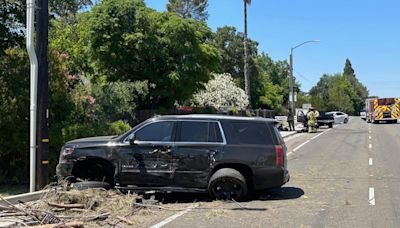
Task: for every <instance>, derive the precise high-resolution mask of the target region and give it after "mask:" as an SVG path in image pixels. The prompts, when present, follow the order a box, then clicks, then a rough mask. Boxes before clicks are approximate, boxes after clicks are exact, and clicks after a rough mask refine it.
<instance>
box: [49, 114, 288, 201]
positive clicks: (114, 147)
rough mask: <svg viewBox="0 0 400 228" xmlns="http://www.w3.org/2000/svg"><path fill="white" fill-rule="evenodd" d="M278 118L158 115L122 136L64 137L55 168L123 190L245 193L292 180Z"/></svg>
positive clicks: (64, 175)
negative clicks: (65, 139) (276, 125)
mask: <svg viewBox="0 0 400 228" xmlns="http://www.w3.org/2000/svg"><path fill="white" fill-rule="evenodd" d="M275 124H276V122H275V120H272V119H265V118H249V117H231V116H222V115H183V116H159V117H154V118H151V119H148V120H147V121H145V122H143V123H141V124H139V125H137V126H135V127H134V128H133V129H132V130H130V131H129V132H127V133H125V134H123V135H121V136H110V137H93V138H84V139H77V140H73V141H70V142H67V143H66V144H65V145H64V147H63V148H62V150H61V155H60V160H59V164H58V166H57V175H58V177H59V178H62V179H64V178H67V177H72V178H68V179H69V180H71V179H72V180H90V181H105V182H108V183H109V184H110V185H113V186H115V187H116V188H119V189H122V190H136V191H146V190H159V191H178V192H179V191H182V192H184V191H186V192H207V191H208V192H209V193H210V195H211V196H213V197H215V198H218V199H227V198H233V199H236V200H240V199H243V198H244V197H245V196H246V195H247V193H248V191H249V190H251V189H255V190H258V189H267V188H273V187H280V186H282V185H283V184H285V183H286V182H288V181H289V173H288V170H287V165H286V146H285V143H284V141H283V139H282V137H281V135H280V133H279V131H278V130H277V128H276V127H275Z"/></svg>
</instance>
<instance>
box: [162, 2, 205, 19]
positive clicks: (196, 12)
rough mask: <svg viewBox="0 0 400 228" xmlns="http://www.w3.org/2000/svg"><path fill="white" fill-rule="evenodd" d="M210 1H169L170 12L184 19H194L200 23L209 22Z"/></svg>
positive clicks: (168, 8)
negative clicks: (208, 8) (208, 9)
mask: <svg viewBox="0 0 400 228" xmlns="http://www.w3.org/2000/svg"><path fill="white" fill-rule="evenodd" d="M207 7H208V0H169V2H168V4H167V10H168V12H174V13H176V14H177V15H178V16H180V17H182V18H193V19H196V20H199V21H204V22H205V21H207V18H208V12H207Z"/></svg>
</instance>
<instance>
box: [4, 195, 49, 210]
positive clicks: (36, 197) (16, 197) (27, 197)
mask: <svg viewBox="0 0 400 228" xmlns="http://www.w3.org/2000/svg"><path fill="white" fill-rule="evenodd" d="M46 192H48V190H42V191H37V192H30V193H24V194H19V195H14V196H8V197H3V198H4V200H2V199H0V206H4V207H8V206H9V205H10V204H9V203H8V202H10V203H11V204H17V203H19V201H22V202H30V201H35V200H39V199H40V197H41V196H42V195H43V194H44V193H46ZM7 201H8V202H7ZM0 210H1V209H0Z"/></svg>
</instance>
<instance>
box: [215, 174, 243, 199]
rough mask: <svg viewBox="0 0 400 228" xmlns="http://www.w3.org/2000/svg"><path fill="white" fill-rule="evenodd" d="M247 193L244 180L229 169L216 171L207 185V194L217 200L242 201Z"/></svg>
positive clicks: (240, 175)
mask: <svg viewBox="0 0 400 228" xmlns="http://www.w3.org/2000/svg"><path fill="white" fill-rule="evenodd" d="M247 191H248V188H247V182H246V178H244V176H243V175H242V174H241V173H240V172H239V171H237V170H235V169H231V168H222V169H219V170H217V171H216V172H215V173H214V174H213V175H212V176H211V178H210V182H209V183H208V192H209V194H210V195H211V196H212V197H214V198H216V199H218V200H236V201H242V200H244V199H245V198H246V196H247Z"/></svg>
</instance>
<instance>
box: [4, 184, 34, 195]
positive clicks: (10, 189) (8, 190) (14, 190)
mask: <svg viewBox="0 0 400 228" xmlns="http://www.w3.org/2000/svg"><path fill="white" fill-rule="evenodd" d="M26 192H29V186H27V185H0V196H3V197H5V196H12V195H17V194H21V193H26Z"/></svg>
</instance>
